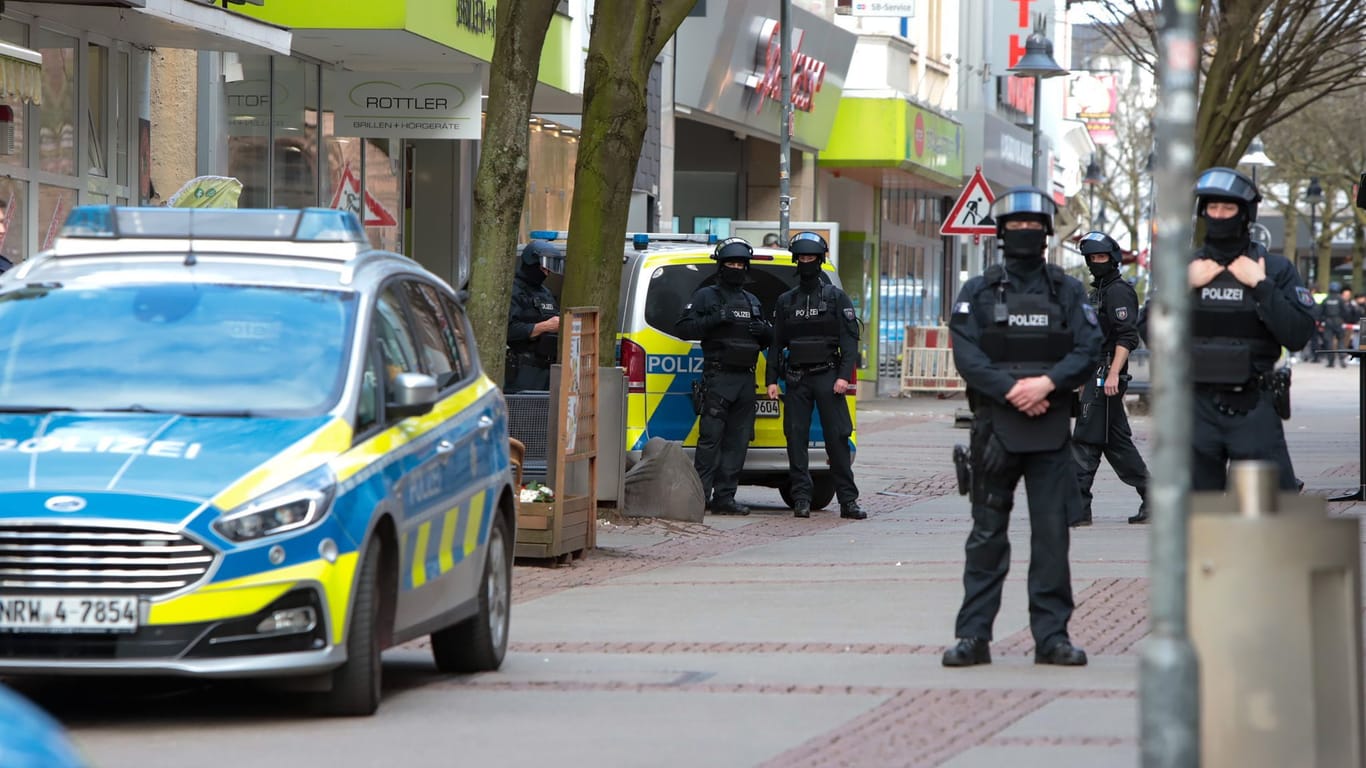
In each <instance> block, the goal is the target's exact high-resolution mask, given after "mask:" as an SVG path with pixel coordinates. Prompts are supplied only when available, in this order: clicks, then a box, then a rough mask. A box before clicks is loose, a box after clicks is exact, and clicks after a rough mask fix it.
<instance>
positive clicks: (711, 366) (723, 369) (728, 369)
mask: <svg viewBox="0 0 1366 768" xmlns="http://www.w3.org/2000/svg"><path fill="white" fill-rule="evenodd" d="M703 370H705V371H707V372H708V373H713V372H720V373H754V366H752V365H751V366H750V367H748V368H741V367H740V366H738V365H722V364H721V363H706V364H704V365H703Z"/></svg>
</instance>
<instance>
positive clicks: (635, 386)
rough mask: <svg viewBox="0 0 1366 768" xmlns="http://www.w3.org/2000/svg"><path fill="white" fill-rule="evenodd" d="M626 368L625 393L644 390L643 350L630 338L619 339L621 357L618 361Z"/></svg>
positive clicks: (637, 392) (636, 392)
mask: <svg viewBox="0 0 1366 768" xmlns="http://www.w3.org/2000/svg"><path fill="white" fill-rule="evenodd" d="M618 363H619V364H620V365H621V367H622V368H625V369H626V392H627V394H644V392H645V350H643V349H641V348H640V345H639V344H637V343H635V342H634V341H631V340H630V339H622V340H621V359H620V360H619V361H618Z"/></svg>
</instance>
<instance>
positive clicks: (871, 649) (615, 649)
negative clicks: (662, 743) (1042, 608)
mask: <svg viewBox="0 0 1366 768" xmlns="http://www.w3.org/2000/svg"><path fill="white" fill-rule="evenodd" d="M508 650H510V651H514V652H516V653H530V654H538V655H548V654H553V653H613V654H627V653H630V654H636V653H725V654H732V653H823V654H841V653H852V654H860V655H875V656H889V655H902V654H930V655H935V656H937V655H939V654H940V653H942V652H943V650H944V649H943V647H942V646H938V645H916V644H912V643H787V642H767V643H757V642H749V643H704V642H697V641H678V642H674V641H660V642H650V641H616V642H601V643H599V642H584V641H577V642H563V643H560V642H540V643H517V642H514V643H510V644H509V645H508Z"/></svg>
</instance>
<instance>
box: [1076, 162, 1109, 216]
mask: <svg viewBox="0 0 1366 768" xmlns="http://www.w3.org/2000/svg"><path fill="white" fill-rule="evenodd" d="M1081 183H1083V184H1085V185H1086V186H1087V187H1088V188H1089V189H1090V192H1089V194H1088V197H1087V201H1086V212H1087V213H1089V214H1090V215H1091V228H1092V229H1099V228H1100V227H1099V225H1098V223H1097V217H1096V185H1098V184H1103V183H1105V175H1104V174H1102V173H1101V172H1100V165H1099V164H1098V163H1096V156H1095V155H1091V162H1090V163H1087V165H1086V178H1084V179H1082V180H1081ZM1100 220H1101V221H1104V219H1100Z"/></svg>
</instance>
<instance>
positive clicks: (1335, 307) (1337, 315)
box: [1323, 296, 1342, 323]
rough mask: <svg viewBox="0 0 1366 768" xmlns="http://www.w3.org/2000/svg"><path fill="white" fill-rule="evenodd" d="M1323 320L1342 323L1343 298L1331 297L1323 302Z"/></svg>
mask: <svg viewBox="0 0 1366 768" xmlns="http://www.w3.org/2000/svg"><path fill="white" fill-rule="evenodd" d="M1323 319H1324V320H1327V321H1328V322H1330V323H1341V322H1342V298H1341V297H1338V296H1329V297H1328V298H1326V299H1324V300H1323Z"/></svg>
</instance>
